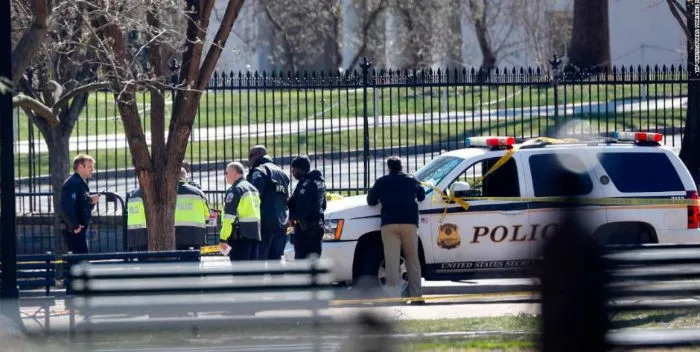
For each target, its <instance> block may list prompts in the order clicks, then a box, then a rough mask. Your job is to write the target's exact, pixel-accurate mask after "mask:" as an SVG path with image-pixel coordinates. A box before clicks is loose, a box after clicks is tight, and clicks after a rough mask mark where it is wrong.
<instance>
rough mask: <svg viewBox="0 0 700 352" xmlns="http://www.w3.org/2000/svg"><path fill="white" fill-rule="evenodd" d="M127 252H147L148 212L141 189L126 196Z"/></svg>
mask: <svg viewBox="0 0 700 352" xmlns="http://www.w3.org/2000/svg"><path fill="white" fill-rule="evenodd" d="M126 208H127V210H128V216H127V218H126V224H127V229H128V230H127V236H126V238H127V241H126V244H127V250H128V251H147V250H148V230H147V229H146V211H145V209H144V207H143V192H141V189H140V188H137V189H135V190H132V191H130V192H128V193H127V194H126Z"/></svg>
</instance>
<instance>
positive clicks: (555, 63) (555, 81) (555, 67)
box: [549, 55, 561, 137]
mask: <svg viewBox="0 0 700 352" xmlns="http://www.w3.org/2000/svg"><path fill="white" fill-rule="evenodd" d="M549 63H550V64H551V65H552V86H553V87H554V133H555V134H556V133H557V132H558V131H559V126H560V123H559V65H561V59H559V57H558V56H557V55H554V58H553V59H552V60H549ZM550 137H554V136H550Z"/></svg>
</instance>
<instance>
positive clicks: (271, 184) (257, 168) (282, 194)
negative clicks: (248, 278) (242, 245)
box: [247, 145, 289, 260]
mask: <svg viewBox="0 0 700 352" xmlns="http://www.w3.org/2000/svg"><path fill="white" fill-rule="evenodd" d="M248 162H249V163H250V172H249V173H248V177H247V180H248V182H250V183H252V184H253V186H255V188H257V189H258V193H259V194H260V201H261V205H260V216H261V222H260V225H261V228H260V232H261V235H262V242H261V243H260V252H259V258H258V259H260V260H268V259H272V260H280V259H281V257H282V254H283V253H284V247H285V246H286V244H287V233H286V227H287V221H288V208H287V201H288V200H289V176H287V174H285V173H284V171H282V169H280V168H279V166H277V165H275V163H274V162H272V159H271V158H270V157H269V156H268V155H267V149H265V146H262V145H257V146H255V147H253V148H252V149H251V150H250V152H249V153H248Z"/></svg>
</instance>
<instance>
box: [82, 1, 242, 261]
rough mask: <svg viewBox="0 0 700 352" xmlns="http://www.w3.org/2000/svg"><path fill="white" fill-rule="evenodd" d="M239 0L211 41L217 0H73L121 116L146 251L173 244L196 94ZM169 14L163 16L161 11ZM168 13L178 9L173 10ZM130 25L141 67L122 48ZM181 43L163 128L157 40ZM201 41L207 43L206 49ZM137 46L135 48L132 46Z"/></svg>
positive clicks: (163, 78)
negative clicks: (137, 36)
mask: <svg viewBox="0 0 700 352" xmlns="http://www.w3.org/2000/svg"><path fill="white" fill-rule="evenodd" d="M243 2H244V1H243V0H229V1H228V4H227V6H226V9H225V11H224V13H223V17H222V20H221V21H220V22H219V23H217V26H218V29H217V30H216V34H215V35H214V37H213V38H211V40H210V41H207V36H206V34H207V30H208V29H209V26H210V18H211V14H212V9H213V7H214V3H215V0H199V1H197V0H187V1H184V3H183V2H181V1H174V0H122V1H119V2H114V1H110V0H91V1H89V2H88V1H82V0H74V1H73V2H72V3H71V4H72V6H74V8H76V9H78V8H79V7H83V9H84V11H82V12H81V13H82V14H83V16H84V18H85V19H86V21H87V23H89V25H90V31H91V33H92V39H93V40H95V41H96V44H95V46H96V47H97V48H98V53H97V54H98V55H97V60H96V62H98V63H99V65H100V69H101V71H102V72H103V73H104V76H105V78H106V79H107V80H108V81H109V83H110V87H111V89H112V91H113V92H114V98H115V101H116V102H117V108H118V111H119V114H120V116H121V119H122V122H123V125H124V131H125V134H126V137H127V141H128V144H129V150H130V152H131V156H132V159H133V162H134V167H135V170H136V174H137V175H138V179H139V185H140V186H141V190H142V191H143V194H144V206H145V211H146V222H147V226H148V234H149V236H148V248H149V250H170V249H173V248H174V247H175V232H174V229H175V228H174V212H175V204H176V198H177V180H178V174H179V170H180V167H181V165H182V160H183V159H184V156H185V150H186V148H187V143H188V140H189V137H190V135H191V132H192V124H193V122H194V118H195V114H196V112H197V109H198V107H199V100H200V98H201V96H202V93H203V91H204V89H205V88H206V87H207V85H208V83H209V79H210V77H211V74H212V73H213V71H214V68H215V66H216V62H217V60H218V59H219V57H220V55H221V52H222V50H223V48H224V47H225V45H226V41H227V39H228V37H229V34H230V33H231V30H232V27H233V24H234V22H235V21H236V19H237V18H238V15H239V13H240V11H241V7H242V6H243ZM164 13H167V14H168V15H167V16H164V15H163V14H164ZM174 14H178V15H177V16H176V15H174ZM178 17H180V18H184V19H185V21H186V24H187V25H186V28H187V29H186V31H185V33H184V35H182V34H180V33H178V32H177V30H176V29H177V28H178V27H177V24H176V23H175V22H176V21H177V19H178ZM131 30H140V31H142V32H143V33H145V36H146V40H145V44H144V45H143V47H142V48H140V49H139V51H140V50H147V51H148V53H149V55H148V65H147V69H148V70H147V71H145V72H142V71H140V70H139V67H140V66H139V65H135V57H136V56H135V55H134V54H133V53H130V52H129V51H128V43H127V42H126V40H125V37H126V34H127V33H128V32H129V31H131ZM176 38H177V39H178V40H177V42H178V43H179V44H180V45H181V49H182V60H181V62H182V63H181V66H180V69H179V82H178V84H177V87H176V89H175V92H174V98H173V99H174V101H173V107H172V111H171V116H170V125H169V128H168V133H167V134H166V129H165V123H166V119H165V99H164V96H165V91H166V90H168V89H169V87H168V86H167V82H168V77H169V74H168V72H167V71H166V68H165V67H164V64H163V60H162V56H163V46H164V45H166V44H169V43H172V42H173V40H174V39H176ZM205 48H206V50H205ZM137 53H138V52H137ZM140 89H147V90H149V91H150V92H151V101H150V105H151V106H150V108H151V109H150V113H151V115H150V117H151V139H152V142H151V145H150V148H149V145H148V143H147V141H146V135H145V131H144V128H143V125H142V122H141V121H142V120H141V117H140V114H139V111H138V107H137V104H136V93H137V92H138V90H140Z"/></svg>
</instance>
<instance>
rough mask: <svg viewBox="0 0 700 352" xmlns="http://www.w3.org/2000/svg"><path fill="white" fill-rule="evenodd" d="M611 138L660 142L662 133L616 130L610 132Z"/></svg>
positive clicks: (662, 136)
mask: <svg viewBox="0 0 700 352" xmlns="http://www.w3.org/2000/svg"><path fill="white" fill-rule="evenodd" d="M612 138H614V139H617V140H618V141H635V142H657V143H658V142H661V140H662V139H663V138H664V135H663V134H661V133H647V132H618V131H615V132H613V133H612Z"/></svg>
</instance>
